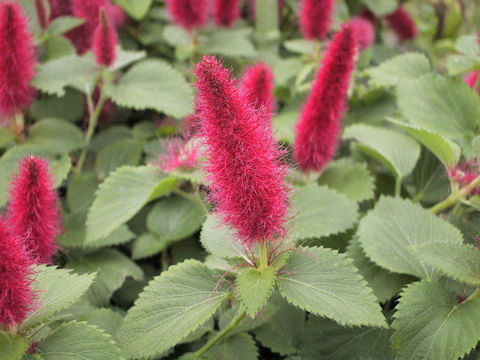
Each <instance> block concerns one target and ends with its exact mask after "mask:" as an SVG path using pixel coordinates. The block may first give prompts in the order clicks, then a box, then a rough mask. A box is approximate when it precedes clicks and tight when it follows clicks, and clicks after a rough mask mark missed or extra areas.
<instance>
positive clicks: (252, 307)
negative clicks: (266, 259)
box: [236, 267, 275, 318]
mask: <svg viewBox="0 0 480 360" xmlns="http://www.w3.org/2000/svg"><path fill="white" fill-rule="evenodd" d="M274 284H275V272H274V270H273V268H272V267H268V268H266V269H264V270H259V269H253V268H250V269H246V270H245V271H242V272H241V273H240V275H239V276H238V277H237V288H236V290H237V295H238V297H239V298H240V301H241V303H242V304H243V305H244V306H245V309H246V311H247V315H249V316H250V317H252V318H254V317H255V315H256V314H257V312H258V311H259V310H260V309H261V308H262V307H263V306H264V305H265V303H266V302H267V300H268V298H269V297H270V294H271V293H272V290H273V285H274Z"/></svg>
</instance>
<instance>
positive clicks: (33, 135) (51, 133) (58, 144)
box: [25, 119, 85, 154]
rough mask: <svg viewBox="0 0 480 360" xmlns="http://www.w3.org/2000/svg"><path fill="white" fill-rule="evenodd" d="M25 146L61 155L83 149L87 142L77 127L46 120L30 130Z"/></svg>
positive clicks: (55, 120)
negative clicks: (40, 148)
mask: <svg viewBox="0 0 480 360" xmlns="http://www.w3.org/2000/svg"><path fill="white" fill-rule="evenodd" d="M25 144H26V145H37V146H41V147H42V148H45V149H47V150H48V151H51V152H52V153H54V154H61V153H69V152H71V151H73V150H78V149H81V148H82V147H83V146H84V144H85V140H84V137H83V134H82V133H81V131H80V130H79V129H78V128H77V127H76V126H75V125H72V124H70V123H68V122H65V121H62V120H58V119H45V120H42V121H39V122H37V123H35V124H34V125H33V126H32V127H31V128H30V129H29V131H28V139H27V141H26V143H25Z"/></svg>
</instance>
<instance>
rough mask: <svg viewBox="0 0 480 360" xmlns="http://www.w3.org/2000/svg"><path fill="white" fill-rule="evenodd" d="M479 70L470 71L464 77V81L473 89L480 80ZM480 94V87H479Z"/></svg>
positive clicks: (479, 92)
mask: <svg viewBox="0 0 480 360" xmlns="http://www.w3.org/2000/svg"><path fill="white" fill-rule="evenodd" d="M478 74H479V72H478V71H470V72H469V73H468V74H467V75H465V77H464V78H463V81H464V82H465V84H467V85H468V86H470V87H471V88H472V89H475V85H477V81H478ZM477 92H478V94H479V95H480V87H479V88H478V89H477Z"/></svg>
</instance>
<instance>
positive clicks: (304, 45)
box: [283, 39, 314, 55]
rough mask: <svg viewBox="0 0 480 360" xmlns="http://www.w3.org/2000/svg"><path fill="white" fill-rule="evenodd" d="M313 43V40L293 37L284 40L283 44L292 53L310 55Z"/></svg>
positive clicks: (312, 50)
mask: <svg viewBox="0 0 480 360" xmlns="http://www.w3.org/2000/svg"><path fill="white" fill-rule="evenodd" d="M313 44H314V42H313V41H309V40H306V39H293V40H287V41H285V42H284V43H283V46H285V48H286V49H287V50H288V51H290V52H292V53H298V54H307V55H311V54H313V52H314V45H313Z"/></svg>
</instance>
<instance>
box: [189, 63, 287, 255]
mask: <svg viewBox="0 0 480 360" xmlns="http://www.w3.org/2000/svg"><path fill="white" fill-rule="evenodd" d="M195 75H196V76H197V82H196V87H197V90H198V94H197V106H198V110H199V113H198V116H199V118H200V119H201V132H202V133H201V135H202V137H203V139H204V141H205V145H206V148H207V150H206V151H207V154H206V155H207V156H208V161H207V165H206V168H205V170H206V172H207V180H208V182H209V184H210V199H211V201H212V202H213V203H214V205H215V208H216V212H217V213H218V214H219V215H220V216H221V218H222V219H223V221H224V222H225V223H226V224H228V225H230V226H231V227H232V228H233V229H235V230H236V233H237V236H238V238H239V239H240V240H242V242H243V243H244V244H245V245H247V246H252V245H253V244H255V243H261V242H263V241H273V240H275V239H276V238H277V237H283V236H285V233H286V231H285V219H286V217H287V214H288V195H287V193H288V187H287V185H286V184H285V182H284V178H285V176H286V171H287V170H286V167H285V166H284V165H283V164H281V163H280V160H279V159H280V158H281V156H282V155H283V153H282V152H281V151H280V150H279V148H278V146H277V144H276V142H275V140H274V138H273V135H272V133H271V130H270V129H269V127H267V126H263V119H262V114H261V113H259V112H258V111H255V109H254V108H253V106H252V105H251V103H250V101H249V99H248V96H247V94H245V90H244V89H243V87H241V86H237V82H236V80H235V79H234V78H233V77H232V74H231V71H229V70H227V69H225V68H224V67H223V66H222V64H221V63H220V62H219V61H218V60H217V59H215V58H214V57H211V56H204V57H203V59H202V61H200V62H199V63H198V64H197V66H196V68H195Z"/></svg>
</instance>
